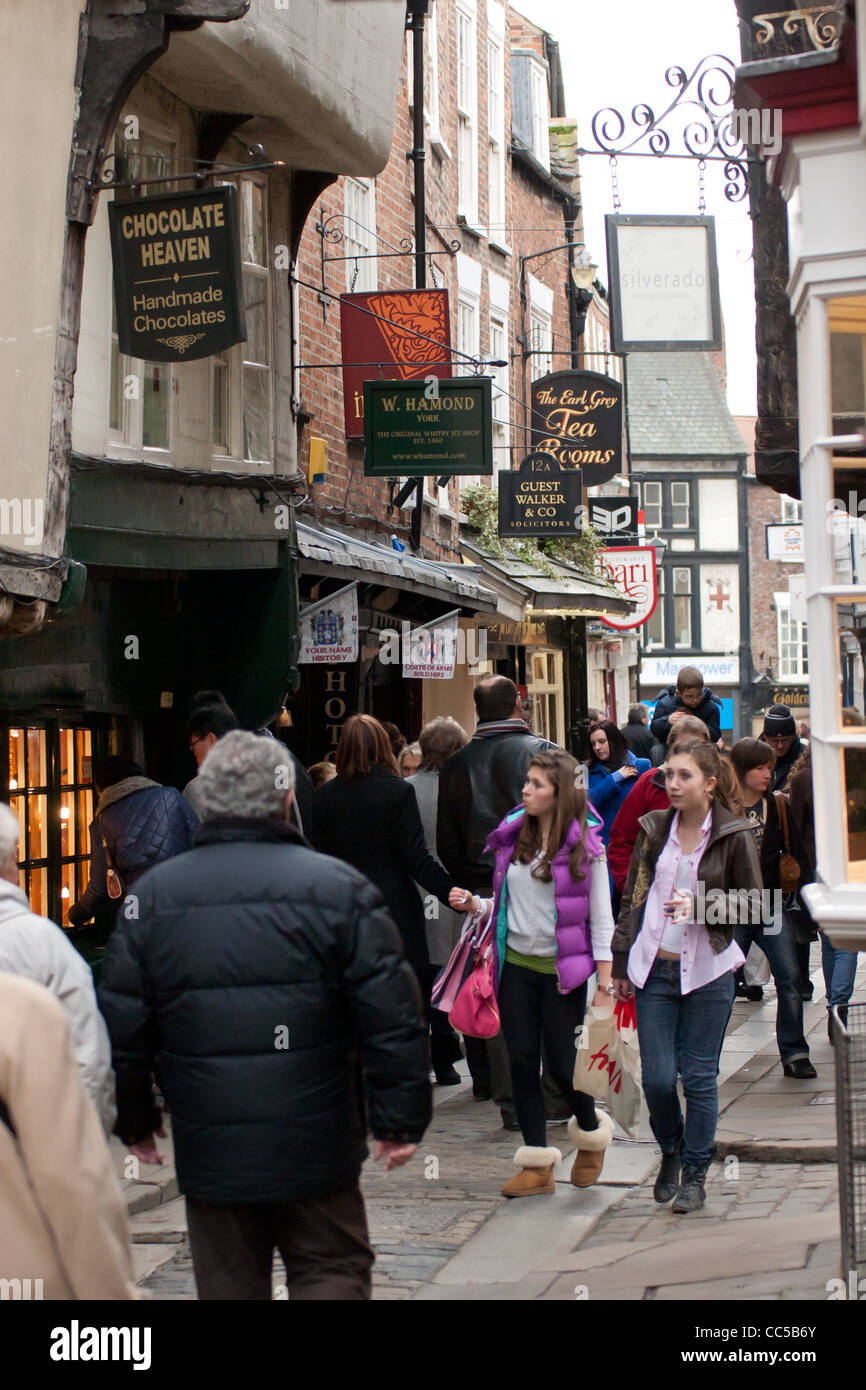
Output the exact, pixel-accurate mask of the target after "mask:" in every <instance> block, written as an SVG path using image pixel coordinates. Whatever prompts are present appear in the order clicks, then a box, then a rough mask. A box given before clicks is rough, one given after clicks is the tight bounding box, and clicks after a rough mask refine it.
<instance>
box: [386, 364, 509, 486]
mask: <svg viewBox="0 0 866 1390" xmlns="http://www.w3.org/2000/svg"><path fill="white" fill-rule="evenodd" d="M491 385H492V381H491V378H490V377H489V376H470V377H453V378H449V379H448V380H445V381H439V380H436V381H432V382H428V383H427V385H424V384H423V383H421V382H418V381H365V382H364V475H365V477H367V478H396V477H400V476H401V475H405V476H406V477H411V478H417V477H433V478H436V477H447V478H454V477H457V476H458V475H459V474H468V475H469V476H470V477H475V476H478V475H481V474H487V475H490V474H491V473H492V472H493V442H492V423H491V400H492V393H491Z"/></svg>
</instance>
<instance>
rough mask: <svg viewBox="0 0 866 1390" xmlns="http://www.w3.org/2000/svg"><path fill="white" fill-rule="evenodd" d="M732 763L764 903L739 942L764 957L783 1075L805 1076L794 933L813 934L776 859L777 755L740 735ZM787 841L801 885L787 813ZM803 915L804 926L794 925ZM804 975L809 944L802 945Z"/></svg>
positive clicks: (779, 845) (802, 855) (805, 870)
mask: <svg viewBox="0 0 866 1390" xmlns="http://www.w3.org/2000/svg"><path fill="white" fill-rule="evenodd" d="M730 757H731V766H732V767H733V769H734V772H735V773H736V776H737V781H738V783H739V791H740V798H741V801H742V804H743V814H744V816H745V818H746V820H747V821H748V823H749V826H750V828H751V831H752V836H753V838H754V841H755V847H756V849H757V850H758V855H759V858H760V863H761V877H762V880H763V887H764V890H765V903H764V907H763V910H762V914H761V915H762V921H761V922H754V921H753V922H750V923H741V924H740V925H739V926H738V927H737V941H738V942H739V945H740V947H741V949H742V950H743V952H744V954H748V951H749V947H750V946H751V944H752V942H755V943H756V944H757V945H758V946H759V947H760V948H761V950H762V951H763V952H764V954H765V955H766V957H767V960H768V961H769V963H770V970H771V971H772V973H773V980H774V982H775V985H776V1001H777V1002H776V1040H777V1042H778V1044H779V1053H780V1056H781V1058H782V1063H783V1070H784V1073H785V1075H786V1076H789V1077H792V1078H794V1079H795V1080H801V1081H803V1080H808V1079H809V1078H811V1077H814V1076H815V1075H816V1072H815V1068H814V1067H813V1066H812V1063H811V1062H810V1060H809V1045H808V1043H807V1042H806V1036H805V1033H804V1031H803V993H804V991H803V981H802V977H801V962H800V961H799V960H798V956H797V936H796V933H797V931H798V930H799V931H800V933H801V934H802V936H803V937H805V938H807V939H811V932H812V931H813V927H812V919H811V918H810V917H809V915H808V913H807V912H806V911H805V910H803V909H800V910H798V904H797V902H796V901H795V900H796V894H795V893H791V894H788V895H783V893H782V890H781V883H780V877H779V861H780V860H781V859H782V857H783V855H785V854H786V853H787V852H788V851H787V850H786V847H785V833H784V824H783V821H782V817H783V815H785V814H786V813H787V803H786V801H785V800H784V793H783V792H776V793H771V792H770V786H771V783H772V779H773V770H774V764H775V761H776V755H775V753H774V752H773V749H772V748H771V746H770V745H769V744H767V743H762V742H761V740H760V739H757V738H741V739H739V741H738V742H737V743H735V744H734V746H733V748H732V749H731V755H730ZM788 845H789V847H790V854H791V856H792V857H793V858H794V859H796V861H797V863H798V865H799V868H800V886H801V887H802V886H803V884H804V883H806V882H808V881H809V862H808V858H807V855H806V851H805V848H804V846H803V843H802V841H801V839H800V835H799V832H798V830H797V827H796V825H795V824H794V821H793V817H790V816H789V817H788ZM797 917H802V919H803V925H802V927H799V928H798V927H797V926H796V925H795V923H796V919H797ZM805 969H806V979H808V978H809V977H808V945H807V946H806V967H805Z"/></svg>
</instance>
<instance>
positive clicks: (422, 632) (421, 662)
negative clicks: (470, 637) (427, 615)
mask: <svg viewBox="0 0 866 1390" xmlns="http://www.w3.org/2000/svg"><path fill="white" fill-rule="evenodd" d="M459 611H460V610H459V609H458V608H455V609H454V612H453V613H446V614H445V616H444V617H442V618H436V619H435V620H434V621H433V622H432V623H426V624H425V626H424V627H418V628H416V629H415V631H414V632H404V637H403V679H404V680H422V681H450V680H451V678H452V676H453V675H454V663H455V660H456V656H457V615H458V613H459ZM406 626H408V624H407V625H406Z"/></svg>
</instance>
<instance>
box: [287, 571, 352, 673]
mask: <svg viewBox="0 0 866 1390" xmlns="http://www.w3.org/2000/svg"><path fill="white" fill-rule="evenodd" d="M298 621H299V625H300V629H301V631H300V637H301V650H300V655H299V656H298V662H299V663H300V664H301V665H302V666H309V665H319V666H337V665H339V663H340V662H342V661H357V660H358V585H357V584H347V585H346V587H345V588H344V589H338V590H337V592H336V593H334V594H328V597H327V598H323V599H320V600H319V602H318V603H312V604H310V606H309V607H308V608H304V609H302V611H301V612H300V614H299V615H298Z"/></svg>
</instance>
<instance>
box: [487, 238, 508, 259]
mask: <svg viewBox="0 0 866 1390" xmlns="http://www.w3.org/2000/svg"><path fill="white" fill-rule="evenodd" d="M488 241H489V242H490V247H491V249H492V250H493V251H499V252H500V254H501V255H503V256H511V255H513V254H514V253H513V252H512V250H511V247H510V246H506V245H505V243H504V242H503V241H497V240H496V238H495V237H492V236H491V237H488Z"/></svg>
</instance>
